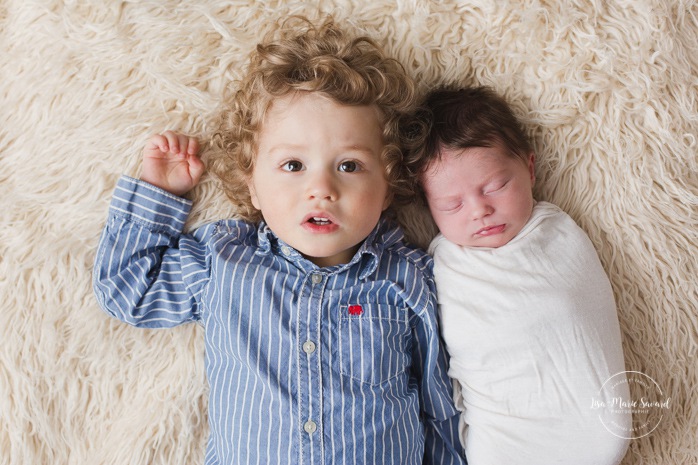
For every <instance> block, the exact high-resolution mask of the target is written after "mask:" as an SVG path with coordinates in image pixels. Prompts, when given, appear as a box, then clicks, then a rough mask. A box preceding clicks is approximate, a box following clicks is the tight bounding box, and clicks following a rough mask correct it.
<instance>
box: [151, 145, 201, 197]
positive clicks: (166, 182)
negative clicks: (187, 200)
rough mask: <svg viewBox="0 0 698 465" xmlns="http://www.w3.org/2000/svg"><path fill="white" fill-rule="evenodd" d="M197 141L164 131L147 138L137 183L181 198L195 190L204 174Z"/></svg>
mask: <svg viewBox="0 0 698 465" xmlns="http://www.w3.org/2000/svg"><path fill="white" fill-rule="evenodd" d="M198 153H199V141H198V140H196V138H194V137H189V136H185V135H183V134H177V133H175V132H172V131H166V132H165V133H164V134H157V135H154V136H152V137H151V138H150V140H149V141H148V143H147V144H146V145H145V149H143V169H142V172H141V180H143V181H145V182H148V183H150V184H152V185H154V186H157V187H159V188H160V189H164V190H166V191H167V192H170V193H171V194H174V195H177V196H182V195H184V194H186V193H187V192H189V191H190V190H191V189H192V188H194V186H196V185H197V184H198V182H199V179H201V175H202V174H203V172H204V164H203V163H202V162H201V160H200V159H199V157H198Z"/></svg>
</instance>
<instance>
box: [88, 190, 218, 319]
mask: <svg viewBox="0 0 698 465" xmlns="http://www.w3.org/2000/svg"><path fill="white" fill-rule="evenodd" d="M191 205H192V203H191V201H189V200H186V199H183V198H180V197H176V196H174V195H172V194H169V193H168V192H165V191H163V190H161V189H158V188H157V187H155V186H152V185H150V184H147V183H145V182H142V181H138V180H136V179H132V178H129V177H126V176H124V177H122V178H121V179H120V180H119V182H118V184H117V187H116V190H115V192H114V196H113V198H112V201H111V205H110V207H109V216H108V219H107V224H106V226H105V228H104V231H103V232H102V237H101V240H100V243H99V247H98V250H97V257H96V260H95V266H94V273H93V289H94V292H95V295H96V297H97V301H98V302H99V304H100V306H101V307H102V309H104V310H105V311H106V312H107V313H109V314H110V315H111V316H113V317H115V318H117V319H119V320H121V321H123V322H125V323H128V324H130V325H133V326H139V327H144V328H163V327H172V326H176V325H179V324H182V323H186V322H190V321H197V320H198V319H199V317H200V310H201V308H200V307H201V299H200V294H201V293H202V292H203V286H204V283H205V282H206V281H207V280H208V275H209V272H208V268H209V266H208V262H209V261H210V260H209V258H208V257H209V255H208V254H207V251H206V246H205V243H206V241H205V238H206V236H207V235H208V234H210V229H211V228H210V227H205V228H202V229H201V230H199V231H197V232H195V234H193V235H191V236H184V235H182V230H183V228H184V223H185V221H186V219H187V217H188V215H189V211H190V210H191Z"/></svg>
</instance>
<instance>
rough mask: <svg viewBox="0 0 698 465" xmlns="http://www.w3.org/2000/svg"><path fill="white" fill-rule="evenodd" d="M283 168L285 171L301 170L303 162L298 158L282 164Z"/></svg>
mask: <svg viewBox="0 0 698 465" xmlns="http://www.w3.org/2000/svg"><path fill="white" fill-rule="evenodd" d="M281 169H282V170H284V171H300V170H302V169H303V163H301V162H299V161H298V160H290V161H287V162H286V163H284V164H283V165H281Z"/></svg>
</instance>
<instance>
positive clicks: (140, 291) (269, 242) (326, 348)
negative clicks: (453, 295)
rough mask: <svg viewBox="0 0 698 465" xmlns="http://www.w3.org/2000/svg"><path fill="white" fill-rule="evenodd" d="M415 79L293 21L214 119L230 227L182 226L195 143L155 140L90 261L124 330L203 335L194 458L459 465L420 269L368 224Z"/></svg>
mask: <svg viewBox="0 0 698 465" xmlns="http://www.w3.org/2000/svg"><path fill="white" fill-rule="evenodd" d="M413 88H414V87H413V83H412V82H411V81H410V79H409V78H408V77H407V76H406V75H405V73H404V70H403V69H402V67H401V66H400V65H399V64H398V63H397V62H395V61H394V60H391V59H388V58H386V57H385V55H384V54H383V52H382V51H381V50H380V48H379V47H378V46H377V45H376V44H375V43H374V42H372V41H371V40H369V39H367V38H365V37H358V38H357V37H352V36H350V35H348V34H346V33H345V32H344V31H343V30H342V29H340V28H339V27H337V26H336V25H335V24H334V23H333V21H331V20H329V19H328V20H326V21H325V22H323V23H322V24H319V25H318V26H313V25H312V24H310V23H309V22H308V21H307V20H303V19H298V18H293V19H291V20H289V21H286V22H284V23H283V25H282V26H281V27H280V28H279V29H278V30H276V31H275V35H272V36H270V37H268V38H267V39H266V40H265V42H264V43H262V44H260V45H259V46H258V48H257V50H256V51H255V52H254V53H253V55H252V57H251V62H250V66H249V68H248V69H247V74H246V76H245V78H244V79H243V80H242V82H241V83H239V89H238V90H237V92H236V93H235V95H234V96H233V98H232V101H231V102H230V104H229V108H228V110H227V111H225V112H224V113H223V114H222V116H221V118H220V128H219V130H218V134H217V138H216V140H217V143H218V144H219V146H220V147H221V149H222V151H223V152H224V156H223V157H222V158H220V159H218V160H215V161H214V170H216V171H217V173H218V175H219V177H220V178H221V179H222V180H223V183H224V186H225V189H226V192H227V193H228V194H229V196H230V197H231V200H233V201H234V202H235V203H236V205H237V206H238V209H239V211H240V214H241V216H242V217H243V219H241V220H227V221H219V222H217V223H214V224H209V225H206V226H203V227H201V228H199V229H197V230H195V231H194V232H193V233H191V234H183V233H182V230H183V226H184V223H185V221H186V218H187V215H188V213H189V211H190V208H191V202H190V201H188V200H185V199H184V198H181V197H180V196H181V195H183V194H184V193H186V192H187V191H189V190H191V189H192V188H193V187H194V186H195V185H196V184H197V183H198V181H199V178H200V176H201V175H202V173H203V168H204V167H203V164H202V162H201V161H200V160H199V158H198V156H197V153H198V150H199V143H198V141H197V140H196V139H195V138H193V137H188V136H185V135H182V134H177V133H174V132H166V133H165V134H162V135H156V136H153V137H152V139H151V140H150V141H149V142H148V143H147V145H146V147H145V149H144V155H143V168H142V175H141V180H135V179H131V178H128V177H122V178H121V179H120V180H119V182H118V186H117V188H116V192H115V194H114V198H113V200H112V204H111V207H110V213H109V219H108V222H107V225H106V228H105V231H104V233H103V235H102V240H101V242H100V246H99V251H98V256H97V261H96V264H95V275H94V289H95V293H96V295H97V298H98V300H99V302H100V304H101V305H102V307H103V308H104V309H105V310H106V311H107V312H109V313H110V314H111V315H113V316H114V317H116V318H118V319H120V320H122V321H125V322H127V323H129V324H132V325H135V326H140V327H147V328H160V327H171V326H176V325H179V324H182V323H186V322H192V321H193V322H198V323H199V324H201V325H202V326H203V328H204V333H205V347H206V373H207V378H208V382H209V385H210V398H209V423H210V428H211V434H210V439H209V443H208V447H207V452H206V463H207V464H247V463H255V464H259V463H262V464H290V463H298V464H321V463H322V464H341V463H346V464H368V463H377V464H391V463H393V464H400V465H402V464H415V465H416V464H421V463H423V460H425V461H426V462H427V463H438V464H462V463H464V461H463V459H462V457H461V448H460V444H459V443H458V439H457V421H458V420H457V418H458V416H457V411H456V410H455V408H454V406H453V404H452V401H451V387H450V383H449V381H448V377H447V374H446V358H445V354H444V352H443V351H442V349H441V348H440V344H439V333H438V328H437V323H436V302H435V297H434V287H433V280H432V275H431V266H432V262H431V259H430V258H429V257H428V255H426V254H425V253H423V252H420V251H419V250H417V249H414V248H411V247H408V246H406V245H405V244H404V243H403V242H402V233H401V231H400V230H399V229H398V228H397V227H396V226H394V225H393V224H391V222H390V221H388V220H386V219H384V218H383V212H384V211H385V210H386V209H387V208H388V207H389V205H390V204H391V200H392V199H393V198H394V197H396V196H400V195H404V194H405V185H406V184H407V183H406V182H405V175H404V171H403V170H404V168H403V165H402V153H401V151H400V149H399V131H398V120H399V119H400V118H401V117H402V116H403V115H404V114H405V112H406V111H408V110H409V109H410V108H411V105H412V98H413V94H414V92H413Z"/></svg>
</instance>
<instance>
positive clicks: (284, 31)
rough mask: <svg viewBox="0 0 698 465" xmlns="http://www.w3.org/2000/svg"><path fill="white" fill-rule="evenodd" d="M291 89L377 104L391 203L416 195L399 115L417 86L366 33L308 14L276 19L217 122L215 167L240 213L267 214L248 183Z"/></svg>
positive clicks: (407, 108) (411, 101) (349, 102)
mask: <svg viewBox="0 0 698 465" xmlns="http://www.w3.org/2000/svg"><path fill="white" fill-rule="evenodd" d="M293 92H320V93H321V94H324V95H325V96H328V97H329V98H331V99H333V100H334V101H336V102H338V103H341V104H345V105H375V106H376V107H377V108H378V109H379V110H380V113H381V115H382V125H383V128H382V130H383V141H384V144H385V145H384V149H383V153H382V155H381V157H382V161H383V164H384V166H385V167H386V168H385V169H386V174H385V176H386V180H387V181H388V184H389V186H390V192H391V194H392V197H393V204H398V203H402V202H404V201H406V200H408V199H409V198H410V197H411V196H412V187H411V183H410V182H409V181H408V176H407V173H406V172H405V168H404V164H403V154H402V149H401V145H402V144H401V143H400V131H399V123H400V120H401V119H402V118H404V117H406V115H408V114H409V112H410V110H412V108H413V104H414V100H415V85H414V82H413V81H412V80H411V79H410V77H409V76H407V74H406V73H405V70H404V68H403V67H402V65H401V64H400V63H399V62H397V61H396V60H394V59H391V58H388V57H387V56H386V55H385V53H384V52H383V50H382V49H381V47H380V46H378V45H377V44H376V43H375V42H374V41H373V40H371V39H370V38H368V37H365V36H360V37H353V36H350V35H349V34H347V33H346V32H345V31H343V30H342V29H341V28H340V27H339V26H338V25H337V24H336V23H335V21H334V20H333V19H332V18H331V17H327V18H325V19H324V20H323V21H322V22H321V23H320V24H318V25H314V24H313V23H312V22H311V21H310V20H308V19H307V18H304V17H298V16H294V17H290V18H288V19H286V20H283V21H281V22H279V23H277V24H276V27H275V29H274V30H272V31H271V32H270V33H269V34H267V36H266V37H265V38H264V40H263V41H262V43H260V44H259V45H257V47H256V49H255V50H254V51H253V52H252V54H251V56H250V61H249V65H248V68H247V70H246V74H245V76H244V77H243V79H242V80H241V81H240V82H239V83H237V90H236V91H235V92H234V93H233V95H232V96H231V98H230V99H229V100H230V101H229V102H225V103H224V109H223V111H222V112H221V114H220V116H219V118H218V120H217V121H216V131H215V134H214V136H213V138H212V144H213V145H214V147H216V148H217V149H219V150H217V152H218V153H217V154H214V155H213V158H212V160H211V166H210V169H211V171H212V172H213V173H214V174H215V175H216V176H217V177H218V178H219V179H220V180H221V181H222V183H223V189H224V191H225V193H226V195H227V196H228V197H229V198H230V200H231V201H232V202H233V203H234V204H235V206H236V207H237V210H238V212H239V215H240V216H241V217H242V218H243V219H245V220H247V221H251V222H255V223H256V222H258V221H260V220H261V219H262V215H261V212H260V211H259V210H257V209H256V208H255V207H254V206H253V205H252V201H251V198H250V193H249V190H248V187H247V181H248V180H249V178H250V176H251V175H252V171H253V169H254V165H255V154H256V150H257V144H258V137H259V132H260V128H261V127H262V123H263V120H264V117H265V115H266V113H267V111H268V109H269V108H270V106H271V105H272V103H273V101H274V99H277V98H279V97H283V96H286V95H288V94H290V93H293Z"/></svg>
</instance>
